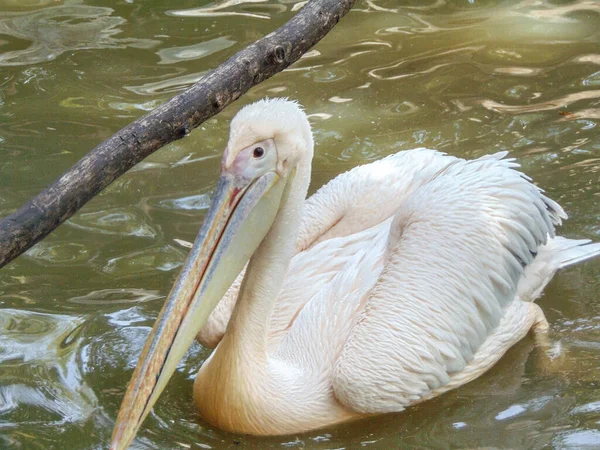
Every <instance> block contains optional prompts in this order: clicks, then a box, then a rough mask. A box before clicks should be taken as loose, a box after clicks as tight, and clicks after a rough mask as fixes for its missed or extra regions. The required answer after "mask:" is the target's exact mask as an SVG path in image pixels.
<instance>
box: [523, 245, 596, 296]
mask: <svg viewBox="0 0 600 450" xmlns="http://www.w3.org/2000/svg"><path fill="white" fill-rule="evenodd" d="M597 256H600V243H599V242H596V243H592V242H591V241H590V240H589V239H567V238H564V237H561V236H557V237H555V238H554V239H549V240H548V242H547V243H546V245H544V246H542V247H540V248H539V251H538V254H537V256H536V257H535V259H534V260H533V262H532V263H531V264H530V265H528V266H527V267H526V268H525V273H524V274H523V278H521V281H520V282H519V286H518V288H517V295H518V296H519V297H520V298H521V300H523V301H534V300H535V299H536V298H538V297H539V296H540V295H541V294H542V291H543V289H544V288H545V287H546V285H547V284H548V283H549V282H550V280H551V279H552V277H553V276H554V274H555V273H556V271H557V270H559V269H564V268H565V267H569V266H572V265H573V264H577V263H580V262H582V261H585V260H587V259H591V258H595V257H597Z"/></svg>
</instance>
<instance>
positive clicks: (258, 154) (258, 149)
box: [253, 147, 265, 158]
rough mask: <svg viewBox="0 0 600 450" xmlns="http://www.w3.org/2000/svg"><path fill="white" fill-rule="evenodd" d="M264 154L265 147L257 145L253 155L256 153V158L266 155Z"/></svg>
mask: <svg viewBox="0 0 600 450" xmlns="http://www.w3.org/2000/svg"><path fill="white" fill-rule="evenodd" d="M264 154H265V149H264V148H262V147H256V148H255V149H254V153H253V155H254V157H255V158H262V157H263V156H264Z"/></svg>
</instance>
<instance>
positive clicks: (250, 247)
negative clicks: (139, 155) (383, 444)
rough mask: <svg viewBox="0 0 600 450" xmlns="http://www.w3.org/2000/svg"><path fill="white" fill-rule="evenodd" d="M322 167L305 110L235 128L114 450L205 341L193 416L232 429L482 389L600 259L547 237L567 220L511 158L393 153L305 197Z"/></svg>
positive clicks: (353, 413) (314, 423)
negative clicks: (555, 279)
mask: <svg viewBox="0 0 600 450" xmlns="http://www.w3.org/2000/svg"><path fill="white" fill-rule="evenodd" d="M312 156H313V137H312V133H311V129H310V125H309V122H308V120H307V117H306V115H305V114H304V112H303V111H302V110H301V109H300V107H299V106H298V104H297V103H295V102H292V101H288V100H285V99H272V100H261V101H259V102H257V103H254V104H252V105H249V106H247V107H245V108H243V109H242V110H241V111H240V112H239V113H238V114H237V115H236V117H235V118H234V119H233V120H232V122H231V132H230V137H229V142H228V144H227V148H226V149H225V153H224V155H223V160H222V165H221V177H220V179H219V182H218V185H217V188H216V192H215V195H214V198H213V201H212V205H211V207H210V210H209V212H208V214H207V217H206V219H205V221H204V224H203V226H202V229H201V230H200V233H199V235H198V238H197V239H196V241H195V243H194V246H193V248H192V250H191V252H190V255H189V257H188V259H187V261H186V263H185V265H184V267H183V269H182V270H181V273H180V275H179V278H178V279H177V281H176V283H175V286H174V287H173V289H172V291H171V293H170V295H169V297H168V299H167V301H166V302H165V305H164V307H163V309H162V311H161V313H160V315H159V317H158V319H157V322H156V325H155V326H154V329H153V330H152V333H151V335H150V337H149V338H148V341H147V343H146V346H145V347H144V350H143V352H142V355H141V358H140V362H139V364H138V366H137V368H136V370H135V372H134V374H133V378H132V380H131V382H130V384H129V387H128V390H127V393H126V395H125V399H124V400H123V404H122V405H121V409H120V412H119V416H118V418H117V425H116V427H115V431H114V434H113V441H112V444H111V448H112V449H115V450H116V449H123V448H126V447H127V446H128V445H129V443H130V442H131V440H132V439H133V437H134V436H135V433H136V432H137V430H138V428H139V427H140V425H141V423H142V421H143V420H144V418H145V417H146V416H147V414H148V413H149V411H150V409H151V408H152V405H153V404H154V403H155V402H156V400H157V398H158V396H159V395H160V393H161V392H162V390H163V389H164V387H165V384H166V383H167V381H168V380H169V378H170V377H171V375H172V374H173V372H174V371H175V368H176V366H177V364H178V363H179V361H180V360H181V358H182V356H183V355H184V353H185V352H186V350H187V349H188V347H189V346H190V345H191V343H192V342H193V339H194V337H195V336H196V334H197V333H198V332H199V331H200V330H201V331H200V335H199V337H200V339H201V341H203V342H205V343H209V344H210V345H212V346H215V345H216V349H215V350H214V352H213V353H212V355H211V356H210V357H209V358H208V359H207V360H206V362H205V363H204V365H203V366H202V368H201V369H200V371H199V372H198V375H197V377H196V381H195V383H194V397H195V402H196V405H197V407H198V410H199V413H200V415H201V416H202V417H203V418H204V419H205V420H206V421H208V422H210V423H211V424H213V425H214V426H216V427H219V428H222V429H224V430H228V431H231V432H234V433H249V434H255V435H275V434H288V433H296V432H302V431H305V430H310V429H314V428H319V427H323V426H326V425H331V424H335V423H338V422H343V421H347V420H350V419H355V418H359V417H364V416H366V415H370V414H376V413H385V412H392V411H401V410H403V409H405V408H406V407H408V406H410V405H413V404H415V403H418V402H421V401H423V400H426V399H429V398H432V397H434V396H437V395H439V394H441V393H443V392H446V391H448V390H450V389H454V388H456V387H458V386H461V385H463V384H465V383H468V382H469V381H471V380H473V379H475V378H476V377H478V376H480V375H481V374H483V373H484V372H485V371H486V370H488V369H489V368H490V367H492V365H493V364H494V363H495V362H496V361H498V359H500V358H501V357H502V355H503V354H504V353H505V352H506V351H507V350H508V349H509V348H510V347H511V346H512V345H513V344H515V343H516V342H517V341H519V340H520V339H521V338H523V337H524V336H525V334H526V333H527V332H528V331H529V330H530V329H532V328H534V329H536V330H544V329H546V328H547V326H548V325H547V322H546V319H545V318H544V314H543V312H542V311H541V309H540V308H539V307H538V306H537V305H536V304H535V303H533V300H534V299H535V298H536V297H537V296H539V295H540V294H541V291H542V289H543V287H544V286H545V285H546V284H547V283H548V281H549V280H550V279H551V277H552V276H553V274H554V273H555V272H556V270H557V269H560V268H562V267H565V266H568V265H570V264H573V263H576V262H579V261H582V260H584V259H587V258H591V257H593V256H596V255H598V254H600V244H588V242H589V241H587V240H570V239H565V238H561V237H554V236H555V235H554V226H555V225H558V224H560V222H561V219H563V218H566V215H565V213H564V212H563V210H562V208H561V207H560V206H559V205H558V204H556V203H555V202H554V201H552V200H550V199H549V198H547V197H545V196H544V195H543V194H542V192H541V191H540V189H538V188H537V187H536V186H534V185H533V184H532V183H531V182H530V179H529V178H527V177H526V176H524V175H523V174H521V173H520V172H518V171H517V170H515V169H516V167H518V165H517V164H516V163H515V162H514V161H513V160H511V159H503V157H504V156H505V153H499V154H495V155H490V156H485V157H482V158H479V159H476V160H473V161H465V160H463V159H459V158H455V157H453V156H449V155H445V154H443V153H439V152H436V151H433V150H427V149H416V150H411V151H405V152H400V153H398V154H395V155H392V156H389V157H387V158H385V159H382V160H380V161H377V162H374V163H371V164H367V165H364V166H360V167H357V168H355V169H352V170H350V171H349V172H347V173H344V174H342V175H340V176H339V177H337V178H336V179H334V180H333V181H331V182H330V183H328V184H327V185H326V186H324V187H323V188H321V189H320V190H319V191H318V192H317V193H316V194H315V195H313V196H312V197H310V198H309V199H308V200H305V198H306V193H307V189H308V185H309V182H310V172H311V160H312ZM246 263H248V264H247V266H246V269H245V270H243V269H244V266H245V265H246ZM242 278H243V280H242ZM228 289H229V290H228ZM222 298H224V301H223V302H222V303H221V304H220V305H219V306H218V307H217V308H216V309H215V306H216V305H217V304H218V302H219V300H221V299H222ZM213 310H214V312H213ZM211 312H212V315H211ZM217 344H218V345H217Z"/></svg>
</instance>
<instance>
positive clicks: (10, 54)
mask: <svg viewBox="0 0 600 450" xmlns="http://www.w3.org/2000/svg"><path fill="white" fill-rule="evenodd" d="M112 13H113V10H112V9H110V8H101V7H93V6H84V5H77V6H75V5H69V6H56V7H53V8H44V9H41V10H39V11H36V12H33V13H27V14H10V13H5V14H6V15H8V17H7V18H3V19H0V35H2V34H3V35H7V36H11V37H13V38H17V39H23V40H25V41H30V42H31V45H29V46H28V47H27V48H25V49H22V50H14V51H7V52H3V53H2V54H0V66H1V65H28V64H35V63H40V62H44V61H49V60H52V59H55V58H57V57H58V56H59V55H61V54H63V53H64V52H68V51H73V50H87V49H101V48H114V47H121V48H123V47H127V46H131V47H138V48H149V47H153V46H154V45H155V44H157V41H155V40H152V39H118V38H114V37H113V36H114V35H115V34H118V33H120V30H119V29H118V26H119V25H122V24H123V23H125V19H123V18H122V17H114V16H112Z"/></svg>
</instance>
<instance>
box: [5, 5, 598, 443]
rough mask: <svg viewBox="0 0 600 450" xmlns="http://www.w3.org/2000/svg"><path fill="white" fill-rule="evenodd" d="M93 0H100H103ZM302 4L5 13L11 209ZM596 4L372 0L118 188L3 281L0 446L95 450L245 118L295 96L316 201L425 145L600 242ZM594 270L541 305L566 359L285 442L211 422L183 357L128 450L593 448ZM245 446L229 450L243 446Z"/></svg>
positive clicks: (515, 361) (533, 352) (563, 283)
mask: <svg viewBox="0 0 600 450" xmlns="http://www.w3.org/2000/svg"><path fill="white" fill-rule="evenodd" d="M92 3H93V4H92ZM301 4H302V2H297V1H295V0H279V1H276V0H272V1H266V0H257V1H252V0H248V1H238V0H233V1H222V2H207V1H200V2H198V1H197V0H167V1H160V2H159V1H157V0H153V1H146V2H138V1H124V2H110V1H108V0H95V1H94V2H92V1H91V0H89V1H88V0H57V1H55V0H52V1H49V0H48V1H46V0H27V1H15V0H0V161H1V162H2V163H1V164H0V215H2V216H3V215H6V214H8V213H10V212H11V211H14V210H15V209H16V208H17V207H18V206H20V205H21V204H22V203H23V202H24V201H25V200H27V199H28V198H29V197H30V196H31V195H33V194H35V193H36V192H37V191H38V190H39V189H41V188H43V187H44V186H45V185H47V184H48V183H49V182H51V181H53V180H54V179H55V178H56V177H57V176H58V175H59V174H60V173H62V172H63V171H64V170H65V169H67V168H68V167H70V166H71V165H72V164H73V163H74V162H75V161H77V160H78V159H79V158H80V157H81V156H82V155H83V154H85V153H86V152H87V151H88V150H89V149H91V148H92V147H93V146H94V145H96V144H97V143H98V142H100V141H102V140H103V139H105V138H107V137H109V136H110V135H111V134H112V133H113V132H114V131H116V130H117V129H119V128H120V127H122V126H124V125H126V124H127V123H129V122H130V121H131V120H132V119H134V118H135V117H138V116H139V115H141V114H143V113H144V112H145V111H148V110H150V109H152V108H154V107H156V106H157V105H159V104H160V103H161V102H163V101H164V100H166V99H167V98H168V97H169V96H170V95H172V93H174V92H178V91H180V90H182V89H184V88H186V87H188V86H189V85H191V84H192V83H194V82H196V81H197V80H198V79H199V78H200V77H201V76H202V75H203V74H204V73H206V71H207V70H209V69H210V68H212V67H215V66H216V65H217V64H219V63H220V62H222V61H223V60H225V59H226V58H227V57H229V56H230V55H232V54H233V53H234V52H235V51H237V50H239V49H241V48H242V47H243V46H244V45H247V44H249V43H250V42H253V41H254V40H255V39H257V38H259V37H261V36H263V35H265V34H267V33H268V32H270V31H272V30H273V29H274V28H275V27H277V26H279V25H280V24H282V23H283V22H284V21H285V20H287V19H288V18H289V17H291V15H292V13H293V11H295V10H297V9H298V8H299V7H300V6H301ZM599 30H600V4H599V3H598V2H596V1H594V0H580V1H576V0H574V1H566V2H565V1H550V0H545V1H533V0H505V1H501V2H495V1H489V0H488V1H479V0H471V1H467V0H426V1H422V0H406V1H403V2H399V1H392V0H388V1H384V0H369V1H367V0H365V1H360V2H359V3H358V4H357V6H356V7H355V9H354V10H353V11H352V12H351V13H350V14H349V15H348V16H347V17H346V18H345V19H343V21H342V22H341V23H340V25H339V26H338V27H336V29H335V30H334V31H332V33H331V34H330V36H328V37H327V38H326V39H325V40H324V41H323V42H322V43H321V44H319V45H318V46H317V47H316V48H315V49H313V50H311V51H310V52H309V53H308V54H306V55H305V56H304V57H303V58H302V59H301V60H300V61H299V62H298V63H297V64H295V65H294V66H293V67H291V68H289V69H287V70H286V71H285V72H283V73H281V74H279V75H277V76H276V77H275V78H273V79H271V80H269V81H267V82H265V83H263V84H261V85H260V86H257V87H256V88H254V89H253V90H252V91H251V92H250V93H249V94H248V95H247V96H245V97H244V98H243V99H242V100H240V101H239V103H238V104H235V105H233V106H231V107H228V108H227V109H226V110H225V111H223V113H222V114H220V115H219V116H218V117H215V118H213V119H211V120H209V121H207V122H206V123H205V124H203V125H202V126H201V127H200V128H199V129H198V130H196V131H195V132H193V133H192V134H191V135H190V136H188V137H187V138H185V139H184V140H182V141H179V142H176V143H174V144H172V145H170V146H168V147H166V148H164V149H163V150H161V151H159V152H158V153H156V154H154V155H153V156H151V157H150V158H149V159H148V160H146V161H144V162H143V163H142V164H140V165H138V166H137V167H136V168H135V169H134V170H132V171H131V172H129V173H128V174H126V175H124V176H123V177H122V178H120V179H119V180H117V181H116V182H115V183H114V184H113V185H111V186H110V187H109V188H108V189H107V190H106V191H104V192H103V193H102V194H101V195H100V196H98V197H97V198H95V199H94V200H93V201H91V202H90V203H89V204H88V205H87V206H86V207H85V208H84V209H83V210H82V211H81V213H80V214H78V215H76V216H75V217H73V218H72V219H70V220H69V221H68V222H67V224H65V225H64V226H63V227H61V228H60V229H59V230H57V231H56V232H55V233H54V234H53V235H52V236H50V237H49V238H48V239H46V240H45V241H43V242H42V243H40V244H39V245H37V246H36V247H34V248H33V249H32V250H30V251H29V252H28V253H27V254H26V255H25V256H23V257H22V258H20V259H19V260H18V261H16V262H14V263H13V264H11V265H10V266H8V267H6V268H5V269H3V270H2V271H0V309H1V311H0V447H1V448H24V449H30V448H57V449H63V448H69V449H79V448H80V449H89V448H98V449H99V448H105V447H106V443H107V441H108V439H109V437H110V433H111V429H112V421H113V420H114V417H115V415H116V411H117V408H118V405H119V403H120V401H121V398H122V396H123V392H124V389H125V386H126V384H127V382H128V380H129V378H130V376H131V370H132V368H133V367H134V365H135V362H136V360H137V357H138V355H139V352H140V351H141V347H142V345H143V343H144V340H145V338H146V336H147V334H148V332H149V329H150V327H151V325H152V323H153V319H154V318H155V317H156V315H157V313H158V310H159V309H160V306H161V302H162V301H163V300H164V297H165V295H166V294H167V293H168V291H169V288H170V286H171V283H172V282H173V280H174V277H175V276H176V273H177V269H178V267H179V266H180V265H181V263H182V262H183V260H184V258H185V255H186V248H185V246H186V242H189V241H193V239H194V237H195V234H196V232H197V231H198V229H199V226H200V223H201V221H202V217H203V214H204V212H205V210H206V207H207V205H208V202H209V198H210V195H211V193H212V189H213V187H214V182H215V177H216V173H217V169H218V166H219V161H220V154H221V152H222V150H223V146H224V145H225V140H226V136H227V125H228V121H229V120H230V118H231V117H232V116H233V115H234V114H235V112H236V111H237V110H238V109H239V107H240V106H241V105H242V104H245V103H247V102H250V101H252V100H255V99H258V98H261V97H264V96H267V95H268V96H276V95H281V96H289V97H293V98H297V99H299V100H300V102H301V103H302V104H303V105H304V106H305V107H306V110H307V113H308V114H309V115H310V120H311V123H312V124H313V128H314V133H315V139H316V144H317V149H316V151H317V153H316V155H315V162H314V175H313V186H312V187H311V190H314V189H315V188H316V187H318V186H320V185H321V184H323V183H324V182H326V181H327V180H329V179H330V178H332V177H334V176H335V175H337V174H338V173H340V172H342V171H344V170H346V169H348V168H350V167H352V166H354V165H356V164H359V163H362V162H366V161H370V160H373V159H377V158H379V157H382V156H384V155H387V154H389V153H392V152H395V151H399V150H402V149H408V148H413V147H418V146H427V147H434V148H438V149H440V150H443V151H446V152H448V153H451V154H455V155H459V156H464V157H476V156H479V155H482V154H484V153H490V152H495V151H499V150H509V151H510V152H511V154H512V155H513V156H516V157H517V158H519V160H520V161H521V163H522V164H523V166H524V170H525V171H526V172H527V173H528V174H529V175H531V176H532V177H533V178H534V180H535V181H536V182H538V183H539V185H540V186H541V187H543V188H544V189H545V190H546V191H547V192H548V194H549V195H550V196H551V197H553V198H554V199H556V200H557V201H559V202H561V204H562V205H563V206H564V207H565V209H566V210H567V212H568V213H569V215H570V216H571V219H570V220H569V221H568V222H567V223H566V225H565V226H564V227H563V230H562V233H564V234H566V235H568V236H574V237H588V238H595V239H600V191H599V189H598V185H599V181H600V178H599V177H600V140H599V138H598V136H599V133H598V129H599V128H598V121H599V120H600V113H599V106H598V105H599V103H598V102H599V98H600V94H599V92H600V91H599V90H598V89H599V86H600V75H599V74H600V72H599V68H600V31H599ZM599 299H600V263H599V262H593V263H588V264H586V265H584V266H580V267H576V268H573V269H571V270H569V271H567V272H564V273H561V274H559V275H558V276H557V278H556V280H555V281H554V282H553V283H552V284H551V285H550V286H549V288H548V289H547V291H546V294H545V296H544V297H543V298H542V299H540V301H539V303H540V304H541V306H542V307H543V309H544V310H545V311H546V314H547V316H548V319H549V321H550V324H551V338H552V340H553V342H554V344H555V348H556V349H560V352H559V353H558V357H557V358H555V359H554V360H553V361H552V363H550V364H548V361H547V359H545V358H544V357H543V354H542V352H541V350H540V349H538V348H535V346H534V343H533V341H532V340H531V339H530V338H526V339H524V340H523V341H522V342H521V343H519V344H518V345H517V346H516V347H515V348H514V349H512V350H511V351H510V352H509V353H508V354H507V356H506V357H505V358H503V359H502V360H501V362H500V363H499V364H498V365H497V366H496V367H495V368H494V369H493V370H492V371H491V372H490V373H489V374H487V375H486V376H484V377H482V378H481V379H479V380H477V381H475V382H474V383H471V384H470V385H467V386H465V387H464V388H461V389H459V390H457V391H454V392H451V393H449V394H447V395H444V396H442V397H441V398H438V399H435V400H433V401H431V402H428V403H425V404H422V405H418V406H417V407H415V408H411V409H410V410H409V411H406V412H405V413H402V414H399V415H388V416H382V417H378V418H375V419H370V420H367V421H362V422H359V423H357V424H348V425H342V426H338V427H333V428H330V429H327V430H319V431H316V432H312V433H308V434H305V435H299V436H293V437H283V438H282V437H276V438H251V437H237V436H232V435H229V434H227V433H223V432H221V431H219V430H216V429H212V428H211V427H208V426H207V425H206V424H204V423H203V422H201V421H199V420H198V418H197V416H196V414H195V411H194V408H193V404H192V401H191V392H192V391H191V388H192V380H193V376H194V374H195V373H196V371H197V370H198V368H199V366H200V365H201V363H202V361H203V360H204V358H206V356H207V355H208V352H207V351H206V350H204V349H202V348H201V347H200V346H199V345H194V347H193V348H192V349H191V350H190V352H189V353H188V354H187V356H186V358H185V359H184V361H183V362H182V363H181V364H180V366H179V369H178V371H177V373H176V375H175V376H174V378H173V380H172V382H171V383H170V384H169V387H168V389H167V391H166V392H165V394H164V396H163V398H162V399H161V400H160V401H159V403H158V405H157V406H156V408H155V412H154V413H153V414H152V415H151V416H150V417H149V418H148V420H147V422H146V425H145V427H144V429H143V430H142V432H141V434H140V438H139V440H138V448H174V449H175V448H230V447H236V448H288V447H291V448H304V447H309V448H323V449H325V448H359V447H360V448H363V447H364V448H453V447H461V448H465V447H466V448H482V447H493V448H535V449H537V448H540V449H541V448H560V449H562V448H565V449H566V448H569V449H570V448H596V447H598V446H600V431H599V429H600V424H599V422H598V421H599V420H600V419H599V418H600V406H599V403H600V394H599V393H598V392H600V391H598V385H597V383H598V367H599V364H600V363H599V361H600V346H599V344H598V342H600V326H599V325H598V324H599V323H600V301H599ZM234 442H236V443H234Z"/></svg>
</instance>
